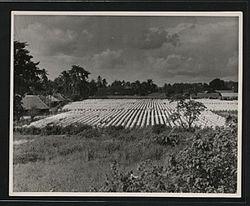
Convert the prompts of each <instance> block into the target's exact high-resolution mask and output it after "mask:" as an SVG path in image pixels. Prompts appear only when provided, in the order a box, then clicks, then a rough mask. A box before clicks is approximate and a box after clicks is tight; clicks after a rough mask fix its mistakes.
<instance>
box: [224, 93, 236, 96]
mask: <svg viewBox="0 0 250 206" xmlns="http://www.w3.org/2000/svg"><path fill="white" fill-rule="evenodd" d="M221 96H222V97H238V93H221Z"/></svg>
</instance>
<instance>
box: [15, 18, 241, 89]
mask: <svg viewBox="0 0 250 206" xmlns="http://www.w3.org/2000/svg"><path fill="white" fill-rule="evenodd" d="M14 29H15V30H14V38H15V40H18V41H26V42H28V44H29V47H28V49H29V50H30V52H31V54H32V55H33V56H34V60H35V61H40V68H45V69H46V70H47V71H48V74H49V78H50V79H54V78H55V77H57V76H58V75H59V74H60V73H61V72H62V71H63V70H67V69H70V68H71V65H73V64H76V65H80V66H82V67H84V68H85V69H86V70H88V71H89V72H90V73H91V75H90V79H92V78H96V77H97V76H98V75H101V76H102V77H104V78H106V79H107V80H108V81H109V82H111V81H113V80H123V79H124V80H129V81H135V80H137V79H138V80H140V81H143V80H146V79H153V80H154V82H156V83H157V84H159V85H163V84H164V83H165V82H167V83H174V82H209V81H211V80H212V79H214V78H217V77H219V78H222V79H224V80H237V78H238V19H237V17H166V16H165V17H152V16H151V17H135V16H134V17H130V16H127V17H125V16H15V25H14Z"/></svg>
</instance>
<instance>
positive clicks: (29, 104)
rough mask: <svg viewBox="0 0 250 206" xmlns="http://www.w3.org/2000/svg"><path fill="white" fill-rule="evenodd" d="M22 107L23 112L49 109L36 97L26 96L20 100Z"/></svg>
mask: <svg viewBox="0 0 250 206" xmlns="http://www.w3.org/2000/svg"><path fill="white" fill-rule="evenodd" d="M22 106H23V108H24V109H25V110H31V109H34V108H35V109H49V107H48V106H47V105H46V104H45V103H44V102H43V101H42V100H41V99H40V97H39V96H37V95H26V96H25V97H24V98H23V99H22Z"/></svg>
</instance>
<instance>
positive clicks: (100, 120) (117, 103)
mask: <svg viewBox="0 0 250 206" xmlns="http://www.w3.org/2000/svg"><path fill="white" fill-rule="evenodd" d="M199 101H200V102H202V103H204V104H205V106H206V107H207V109H206V110H205V111H204V112H202V114H201V115H200V117H199V119H198V120H197V121H196V122H195V125H196V126H200V127H216V126H223V125H224V124H225V118H223V117H221V116H219V115H217V114H215V113H213V112H212V111H235V110H237V101H221V100H199ZM175 107H176V103H174V102H171V103H170V102H169V100H166V99H89V100H84V101H80V102H72V103H70V104H68V105H65V106H64V107H63V111H64V112H63V113H60V114H57V115H54V116H50V117H47V118H45V119H42V120H39V121H36V122H33V123H31V124H30V125H29V126H34V127H39V128H42V127H45V126H46V125H48V124H56V125H60V126H68V125H70V124H74V123H83V124H88V125H92V126H98V127H106V126H124V127H125V128H134V127H145V126H153V125H156V124H165V125H168V126H175V125H176V126H179V125H180V122H178V121H177V122H174V123H173V122H172V121H171V120H170V116H171V114H172V113H173V112H174V111H175ZM183 121H184V120H183Z"/></svg>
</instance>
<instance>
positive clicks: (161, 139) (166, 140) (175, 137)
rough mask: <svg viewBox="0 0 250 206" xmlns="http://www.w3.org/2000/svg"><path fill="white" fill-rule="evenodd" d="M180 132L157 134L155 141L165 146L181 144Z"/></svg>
mask: <svg viewBox="0 0 250 206" xmlns="http://www.w3.org/2000/svg"><path fill="white" fill-rule="evenodd" d="M179 139H180V137H179V134H177V133H172V134H166V133H163V134H160V135H156V136H154V137H153V141H154V142H156V143H158V144H160V145H165V146H171V147H175V146H176V145H178V144H179Z"/></svg>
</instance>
